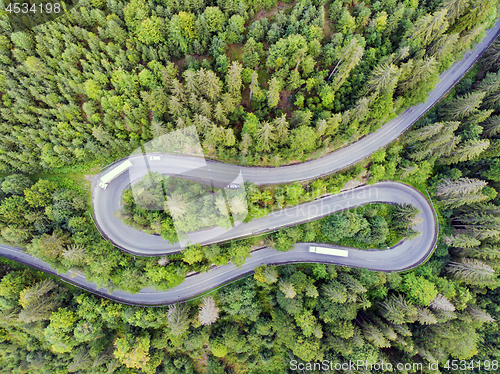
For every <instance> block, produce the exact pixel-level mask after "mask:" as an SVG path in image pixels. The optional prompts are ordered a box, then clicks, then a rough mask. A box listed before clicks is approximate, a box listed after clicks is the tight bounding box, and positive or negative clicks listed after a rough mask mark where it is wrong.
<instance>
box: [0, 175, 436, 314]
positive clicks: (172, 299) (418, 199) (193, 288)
mask: <svg viewBox="0 0 500 374" xmlns="http://www.w3.org/2000/svg"><path fill="white" fill-rule="evenodd" d="M332 198H334V199H333V200H332V201H331V203H325V204H326V205H325V206H328V207H329V208H328V209H333V211H330V212H329V214H330V213H333V212H334V211H339V210H344V209H347V208H350V207H354V206H360V205H364V204H368V203H375V202H383V203H391V204H399V203H409V204H412V205H414V206H415V207H417V208H418V209H420V211H421V212H420V215H419V217H420V218H421V222H420V223H419V224H418V225H417V226H416V230H417V231H419V232H420V235H419V236H418V237H416V238H415V239H413V240H406V241H403V242H402V243H400V244H398V245H396V246H394V247H392V248H391V249H387V250H384V251H379V250H359V249H352V248H344V249H348V250H349V256H348V257H336V256H329V255H323V254H317V253H310V252H309V251H308V246H309V244H311V243H297V245H296V246H295V248H294V249H293V250H291V251H288V252H278V251H276V250H274V249H272V248H263V249H259V250H257V251H254V252H252V253H251V257H250V258H248V259H247V261H246V263H245V264H244V265H243V266H242V267H241V268H236V267H235V266H234V265H232V264H228V265H224V266H219V267H216V268H214V269H212V270H210V271H209V272H207V273H198V274H194V275H191V276H188V277H187V278H186V280H185V281H184V282H183V283H182V284H180V285H179V286H177V287H175V288H172V289H170V290H168V291H164V292H160V291H156V290H154V289H151V288H145V289H143V290H141V291H140V292H139V293H136V294H130V293H128V292H123V291H114V292H108V291H107V290H106V289H102V288H101V289H99V287H97V286H96V285H95V284H93V283H88V282H87V281H86V279H85V276H84V275H83V274H82V273H79V272H69V273H66V274H57V272H56V271H55V270H54V269H52V268H51V267H50V265H49V264H47V263H45V262H43V261H41V260H40V259H37V258H35V257H32V256H30V255H28V254H26V253H24V252H23V251H22V250H20V249H18V248H14V247H9V246H4V245H0V255H2V256H3V257H7V258H10V259H12V260H15V261H18V262H21V263H24V264H26V265H29V266H33V267H35V268H37V269H40V270H43V271H45V272H48V273H52V274H55V275H57V276H59V277H60V278H62V279H64V280H66V281H69V282H71V283H73V284H75V285H77V286H79V287H80V288H83V289H86V290H88V291H90V292H92V293H95V294H97V295H100V296H103V297H106V298H109V299H112V300H115V301H118V302H121V303H126V304H133V305H144V306H155V305H167V304H172V303H176V302H181V301H185V300H188V299H191V298H193V297H195V296H197V295H199V294H201V293H204V292H206V291H209V290H211V289H214V288H216V287H217V286H220V285H222V284H224V283H227V282H230V281H232V280H235V279H238V278H241V277H242V276H244V275H245V274H249V273H251V272H252V271H253V270H254V269H255V268H256V267H257V266H259V265H263V264H284V263H297V262H320V263H331V264H336V265H346V266H350V267H363V268H368V269H371V270H376V271H401V270H406V269H410V268H413V267H415V266H417V265H419V264H421V263H422V262H424V261H425V260H426V259H427V258H428V257H429V256H430V255H431V253H432V250H433V248H434V246H435V243H436V240H437V229H436V221H435V215H434V210H433V208H432V207H431V205H430V204H429V202H428V201H427V199H426V198H425V197H424V196H423V195H422V194H421V193H420V192H419V191H417V190H416V189H414V188H412V187H409V186H407V185H405V184H402V183H397V182H380V183H376V184H375V185H373V186H363V187H358V188H356V189H354V190H352V191H347V192H344V193H342V194H339V195H335V196H332ZM351 204H353V205H351ZM321 246H326V247H331V248H339V247H336V246H333V245H325V244H321Z"/></svg>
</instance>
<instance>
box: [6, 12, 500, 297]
mask: <svg viewBox="0 0 500 374" xmlns="http://www.w3.org/2000/svg"><path fill="white" fill-rule="evenodd" d="M499 31H500V20H498V21H497V23H496V24H495V26H494V27H493V28H492V29H490V30H488V32H487V34H486V37H485V38H484V39H483V41H482V42H481V43H480V44H479V45H478V46H476V48H475V49H474V50H473V51H471V52H469V53H467V54H465V55H464V58H463V59H462V60H461V61H459V62H457V63H455V64H454V65H452V66H451V67H450V68H449V69H448V70H447V71H445V72H444V73H443V74H441V76H440V80H441V82H440V83H439V84H438V85H437V86H436V88H435V89H434V90H433V91H432V92H431V93H430V95H429V99H428V100H427V101H426V102H425V103H423V104H420V105H418V106H416V107H413V108H410V109H408V110H406V111H405V112H404V113H403V114H402V115H400V116H399V117H397V118H395V119H394V120H392V121H390V122H388V123H387V124H385V125H384V126H382V128H380V129H379V130H378V131H377V132H375V133H373V134H370V135H368V136H366V137H365V138H363V139H361V140H360V141H358V142H356V143H354V144H352V145H350V146H348V147H345V148H343V149H340V150H338V151H336V152H333V153H331V154H329V155H328V156H325V157H323V158H321V159H318V160H313V161H309V162H307V163H302V164H297V165H291V166H284V167H280V168H248V167H243V168H241V170H242V174H243V177H244V179H245V180H248V181H252V182H254V183H257V184H270V183H283V182H287V181H293V180H306V179H312V178H316V177H319V176H322V175H325V174H329V173H332V172H334V171H338V170H341V169H343V168H345V167H346V166H349V165H352V164H354V163H356V162H358V161H360V160H362V159H364V158H366V157H367V156H369V155H370V154H371V153H373V152H374V151H376V150H377V149H379V148H381V147H384V146H386V145H387V144H389V143H390V142H391V141H393V140H394V139H396V138H397V137H398V136H399V135H401V134H402V133H403V132H404V131H405V130H406V129H408V128H409V127H410V126H411V125H412V124H413V123H415V121H416V120H418V119H419V118H420V117H421V116H422V115H423V114H425V113H426V112H427V111H428V110H429V109H430V108H431V107H432V106H433V105H434V104H436V103H437V102H438V101H439V99H440V98H441V97H442V96H443V95H444V94H445V93H446V92H447V91H448V90H449V89H450V88H451V87H453V85H454V84H455V83H456V82H457V81H458V80H459V79H460V78H461V77H462V76H463V75H464V74H465V73H466V72H467V71H468V69H470V67H471V66H472V65H473V64H474V63H475V62H476V61H477V59H478V58H479V56H480V55H481V54H482V53H483V52H484V51H485V50H486V48H487V47H488V46H489V45H490V44H491V42H492V41H493V40H494V39H495V38H496V36H497V35H498V33H499ZM183 162H184V160H183ZM210 165H211V167H213V169H217V167H218V165H221V164H219V163H215V162H210ZM222 169H224V168H222ZM116 183H117V180H116V181H113V184H114V185H116ZM93 191H94V192H95V193H94V195H93V196H94V197H93V205H94V212H96V219H97V217H98V216H99V215H100V216H99V217H100V219H98V224H99V225H100V227H101V229H104V228H106V225H107V224H108V223H109V222H119V223H121V222H120V221H119V220H117V219H116V218H115V217H114V216H113V217H110V216H109V214H108V215H106V214H104V215H103V212H105V211H106V210H108V213H109V212H110V211H112V212H114V211H115V210H116V209H115V208H116V202H117V201H118V207H119V201H120V196H121V191H122V190H120V189H116V188H115V187H114V186H113V188H111V189H109V190H106V193H102V192H103V191H102V190H96V186H95V184H94V185H93ZM96 191H97V192H96ZM354 191H355V194H356V193H361V191H364V192H363V193H362V194H364V196H365V197H364V198H362V197H360V196H357V197H355V199H354V200H352V203H353V204H354V205H353V206H358V205H363V204H366V203H369V202H387V203H403V202H404V203H410V204H412V205H414V206H416V207H418V208H419V209H420V210H421V213H420V218H422V222H421V223H420V224H419V225H418V226H417V227H416V229H417V230H418V231H419V232H420V233H421V235H420V236H418V237H417V238H415V239H413V240H407V241H404V242H402V243H400V244H399V245H397V246H395V247H393V248H391V249H388V250H385V251H366V250H357V249H349V256H348V257H334V256H328V255H322V254H317V253H309V252H308V245H309V244H308V243H298V244H297V245H296V247H295V248H294V249H293V250H291V251H289V252H286V253H283V252H277V251H275V250H273V249H271V248H264V249H260V250H258V251H255V252H253V253H252V254H251V257H250V258H249V259H247V261H246V263H245V264H244V265H243V266H242V267H241V268H235V267H234V266H233V265H232V264H229V265H225V266H220V267H217V268H215V269H212V270H210V271H209V272H208V273H200V274H195V275H192V276H189V277H187V278H186V280H185V281H184V282H183V283H182V284H181V285H179V286H177V287H175V288H173V289H171V290H168V291H165V292H159V291H155V290H153V289H150V288H145V289H143V290H141V292H139V293H137V294H130V293H128V292H123V291H114V292H108V291H107V290H105V289H102V288H101V289H100V288H99V287H97V286H96V285H95V284H93V283H88V282H87V281H86V279H85V276H84V275H83V274H81V273H79V272H69V273H66V274H57V272H56V271H55V270H54V269H52V268H51V267H50V265H49V264H47V263H45V262H43V261H41V260H40V259H37V258H35V257H32V256H30V255H28V254H26V253H24V252H23V251H22V250H20V249H18V248H14V247H9V246H4V245H0V255H2V256H3V257H6V258H10V259H12V260H15V261H18V262H21V263H24V264H26V265H29V266H33V267H35V268H37V269H39V270H43V271H45V272H48V273H52V274H56V275H58V276H59V277H60V278H62V279H64V280H67V281H69V282H71V283H73V284H75V285H77V286H79V287H81V288H83V289H86V290H88V291H90V292H93V293H95V294H97V295H100V296H103V297H107V298H110V299H113V300H115V301H118V302H122V303H127V304H133V305H145V306H153V305H166V304H171V303H175V302H180V301H184V300H188V299H190V298H192V297H194V296H196V295H198V294H201V293H203V292H206V291H208V290H211V289H213V288H215V287H217V286H219V285H221V284H224V283H226V282H229V281H232V280H234V279H237V278H240V277H242V276H243V275H245V274H248V273H250V272H252V270H253V269H255V267H257V266H259V265H262V264H281V263H293V262H321V263H333V264H337V265H346V266H352V267H365V268H368V269H372V270H378V271H398V270H405V269H409V268H412V267H415V266H417V265H419V264H421V263H422V262H424V261H425V260H426V259H427V258H428V257H429V256H430V255H431V253H432V250H433V248H434V246H435V243H436V241H437V228H436V221H435V216H434V212H433V209H432V208H431V206H430V205H429V202H428V201H427V200H426V199H425V197H424V196H423V195H422V194H421V193H420V192H418V191H417V190H415V189H413V188H411V187H408V186H406V185H403V184H400V183H396V182H382V183H377V184H376V185H374V186H365V187H361V188H359V189H355V190H354ZM346 194H348V193H343V194H340V195H336V196H332V197H328V199H332V200H330V204H328V203H327V202H325V199H323V200H321V204H324V205H321V204H320V205H321V207H325V206H329V207H332V206H335V204H339V205H338V207H337V208H338V210H342V209H347V208H349V207H351V206H350V205H346V204H347V201H348V200H349V197H348V196H346ZM367 196H368V197H367ZM369 196H371V200H370V197H369ZM335 199H337V201H335V202H334V201H333V200H335ZM114 204H115V205H114ZM310 204H318V203H317V202H312V203H310ZM332 204H333V205H332ZM295 209H300V208H299V207H296V208H295ZM329 209H330V208H329ZM334 209H335V208H334ZM330 213H331V212H330ZM111 214H112V213H111ZM102 218H104V220H103V219H102ZM110 218H111V219H110ZM308 219H310V216H308ZM266 228H269V227H266ZM125 229H126V231H130V230H131V229H130V228H129V227H125ZM106 232H107V231H106ZM149 237H150V236H149ZM143 244H144V243H143ZM322 245H323V246H325V245H324V244H322ZM330 247H334V246H330Z"/></svg>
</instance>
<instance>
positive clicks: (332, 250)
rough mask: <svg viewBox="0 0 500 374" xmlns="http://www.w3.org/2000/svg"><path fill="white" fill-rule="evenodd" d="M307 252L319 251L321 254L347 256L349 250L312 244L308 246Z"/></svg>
mask: <svg viewBox="0 0 500 374" xmlns="http://www.w3.org/2000/svg"><path fill="white" fill-rule="evenodd" d="M309 252H314V253H319V254H323V255H331V256H341V257H347V255H348V254H349V251H346V250H345V249H335V248H326V247H315V246H312V245H311V246H309Z"/></svg>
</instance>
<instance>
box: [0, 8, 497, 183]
mask: <svg viewBox="0 0 500 374" xmlns="http://www.w3.org/2000/svg"><path fill="white" fill-rule="evenodd" d="M276 5H277V3H276V1H275V0H265V1H264V0H263V1H257V0H255V1H249V0H240V1H236V0H219V1H217V2H215V1H213V2H212V1H207V2H205V1H203V0H196V1H170V0H164V1H160V0H151V1H149V2H146V1H145V0H133V1H130V2H122V1H117V0H108V1H103V0H82V1H80V2H79V4H78V6H77V7H74V8H73V9H71V11H69V12H68V13H67V14H65V15H63V16H61V17H59V18H58V19H57V20H56V21H54V22H49V23H46V24H44V25H41V26H38V27H36V28H35V29H34V30H31V31H18V32H12V29H11V26H10V24H9V21H8V17H7V15H6V12H3V11H2V12H1V13H0V71H1V79H0V92H1V94H2V100H1V101H0V116H1V118H2V123H1V124H0V171H3V172H11V171H22V172H25V173H33V172H37V171H40V169H61V168H64V167H65V166H69V165H74V164H76V163H77V164H87V165H88V164H89V163H91V162H93V161H96V162H99V161H102V162H103V163H102V164H105V161H106V160H114V159H115V158H116V157H118V156H120V155H126V154H127V153H130V152H131V151H132V150H134V149H136V148H137V147H138V146H140V144H142V143H144V142H146V141H148V140H150V139H151V138H152V137H157V136H160V135H162V134H164V133H167V132H169V131H171V130H173V129H178V128H183V127H186V126H190V125H195V126H196V128H197V130H198V132H199V134H200V136H201V139H202V144H203V148H204V151H205V153H206V155H208V156H210V157H216V158H218V159H221V160H227V161H236V162H238V163H243V164H255V165H260V164H264V165H267V164H272V165H278V164H282V163H289V162H293V161H296V160H302V159H305V158H310V157H314V156H319V155H321V154H324V153H325V152H328V151H331V150H333V149H335V148H338V147H340V146H342V145H345V144H347V143H350V142H352V141H355V140H356V139H358V138H359V137H360V136H363V135H364V134H366V133H368V132H370V131H373V130H375V129H377V128H378V127H379V126H380V125H381V124H382V123H383V122H385V121H386V120H387V119H389V118H390V117H392V116H394V114H395V113H396V112H399V111H401V110H402V109H403V108H406V107H408V106H410V105H412V104H415V103H418V102H420V101H423V100H424V99H425V97H426V93H427V92H428V91H430V89H432V87H433V86H434V84H435V83H436V82H437V77H438V73H439V72H440V71H442V70H443V69H445V68H446V67H448V66H450V64H451V63H452V62H453V61H454V60H455V59H456V58H459V57H460V56H461V52H462V51H463V50H465V49H466V48H467V47H469V46H471V45H472V43H473V42H474V41H476V40H479V38H480V37H481V35H482V33H483V31H484V29H485V28H486V27H487V26H488V25H491V24H492V21H494V19H495V13H496V7H497V5H498V2H497V1H496V0H481V1H461V0H460V1H459V0H446V1H438V0H429V1H422V2H418V1H415V0H408V1H404V2H397V1H396V0H388V1H376V2H373V4H372V3H371V2H370V1H367V2H359V3H353V2H348V1H345V2H343V1H341V0H335V1H325V0H314V1H313V0H302V1H296V2H288V3H285V4H283V3H280V6H279V8H276V7H275V6H276ZM266 10H269V12H266Z"/></svg>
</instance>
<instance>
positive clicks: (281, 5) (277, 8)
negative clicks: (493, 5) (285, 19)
mask: <svg viewBox="0 0 500 374" xmlns="http://www.w3.org/2000/svg"><path fill="white" fill-rule="evenodd" d="M296 3H297V1H293V2H291V3H289V4H285V3H284V2H282V1H278V5H276V6H275V7H274V8H273V9H271V10H269V11H267V10H265V9H262V10H260V11H258V12H257V13H255V16H254V17H253V19H252V22H254V21H259V20H261V19H262V18H271V17H274V16H275V15H276V13H278V12H279V11H280V10H287V9H290V8H292V7H293V6H294V5H295V4H296ZM249 25H250V24H249Z"/></svg>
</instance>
